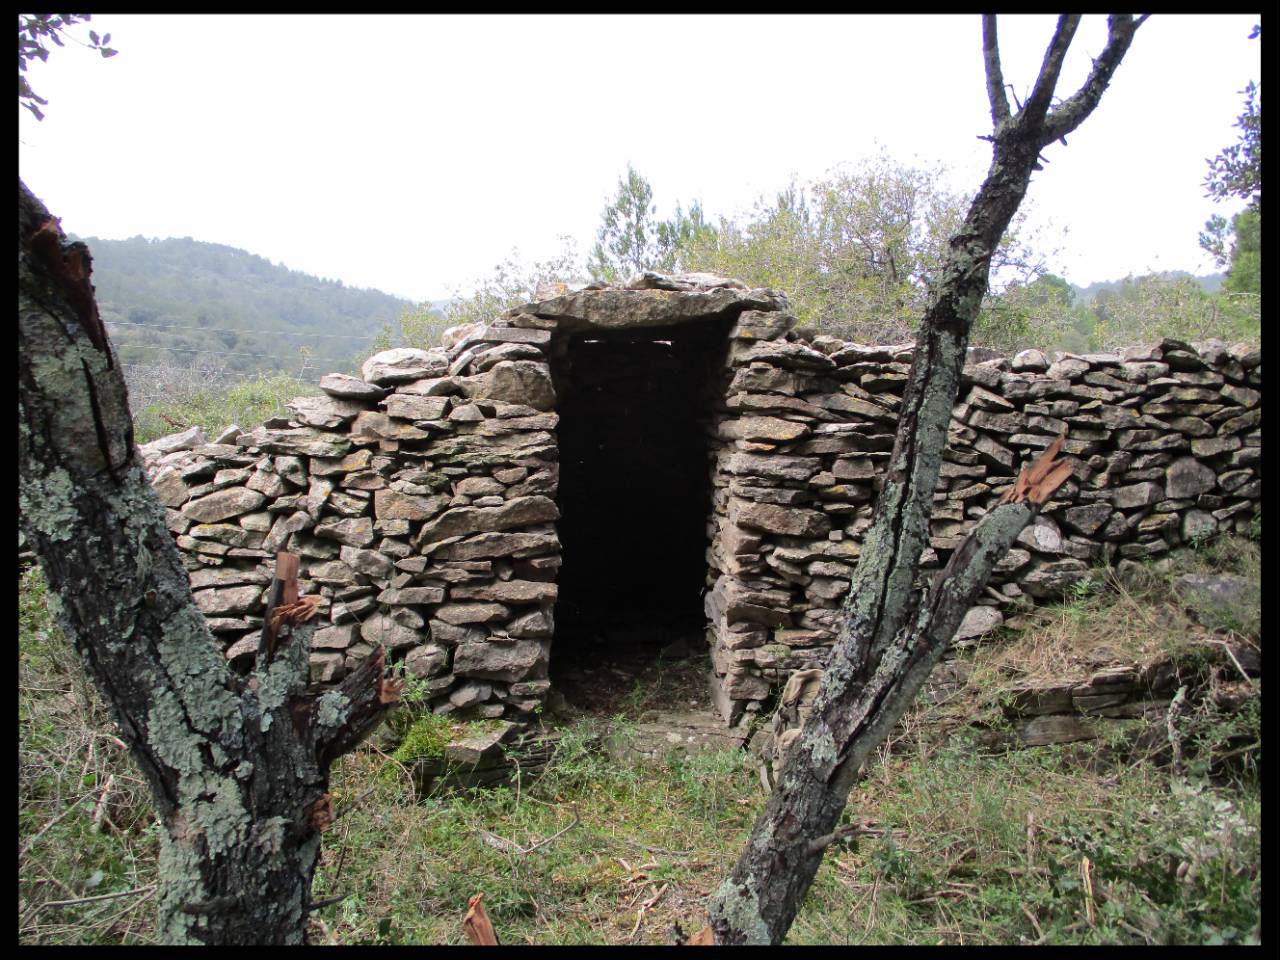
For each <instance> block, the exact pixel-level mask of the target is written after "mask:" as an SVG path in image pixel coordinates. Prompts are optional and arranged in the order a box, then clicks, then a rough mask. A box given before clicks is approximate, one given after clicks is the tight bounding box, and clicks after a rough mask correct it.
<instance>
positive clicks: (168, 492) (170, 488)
mask: <svg viewBox="0 0 1280 960" xmlns="http://www.w3.org/2000/svg"><path fill="white" fill-rule="evenodd" d="M151 489H152V490H154V491H155V492H156V497H157V499H159V501H160V502H161V503H163V504H164V505H165V506H166V507H180V506H182V505H183V504H184V503H186V502H187V498H188V497H190V495H191V494H190V493H189V488H188V487H187V484H186V481H184V480H183V479H182V475H181V474H180V473H178V471H177V470H174V469H172V468H171V467H164V468H162V469H161V470H160V471H159V472H158V473H157V474H156V475H155V477H154V478H153V479H152V481H151Z"/></svg>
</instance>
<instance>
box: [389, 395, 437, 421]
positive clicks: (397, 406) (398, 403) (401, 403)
mask: <svg viewBox="0 0 1280 960" xmlns="http://www.w3.org/2000/svg"><path fill="white" fill-rule="evenodd" d="M382 406H383V409H385V410H386V411H387V416H389V417H398V418H400V419H401V420H439V419H440V418H442V417H443V416H444V414H445V411H446V410H448V409H449V398H448V397H419V396H414V395H412V394H403V393H393V394H391V396H389V397H387V399H385V400H383V401H382Z"/></svg>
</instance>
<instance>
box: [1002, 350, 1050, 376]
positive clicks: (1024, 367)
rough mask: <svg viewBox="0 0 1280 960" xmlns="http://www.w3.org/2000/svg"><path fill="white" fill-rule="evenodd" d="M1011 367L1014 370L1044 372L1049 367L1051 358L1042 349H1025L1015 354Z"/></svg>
mask: <svg viewBox="0 0 1280 960" xmlns="http://www.w3.org/2000/svg"><path fill="white" fill-rule="evenodd" d="M1009 368H1010V369H1011V370H1013V371H1014V372H1024V371H1028V372H1031V373H1043V372H1044V371H1046V370H1048V369H1049V358H1048V357H1046V356H1045V355H1044V353H1043V352H1041V351H1040V350H1023V351H1022V352H1020V353H1017V354H1014V357H1013V360H1012V362H1011V363H1010V366H1009Z"/></svg>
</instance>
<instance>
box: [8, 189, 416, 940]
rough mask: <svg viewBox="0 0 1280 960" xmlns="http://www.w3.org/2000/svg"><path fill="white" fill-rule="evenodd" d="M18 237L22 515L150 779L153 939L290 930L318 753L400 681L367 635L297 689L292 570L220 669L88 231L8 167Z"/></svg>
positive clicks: (322, 794)
mask: <svg viewBox="0 0 1280 960" xmlns="http://www.w3.org/2000/svg"><path fill="white" fill-rule="evenodd" d="M18 244H19V257H18V379H19V389H18V450H19V487H18V504H19V515H20V522H21V524H22V527H23V529H24V531H25V533H26V536H27V538H28V542H29V543H30V544H31V546H32V547H33V548H34V550H35V552H36V553H37V555H38V556H39V558H40V562H41V565H42V566H43V568H44V572H45V576H46V578H47V579H48V581H49V585H50V586H51V587H52V588H53V591H54V593H55V595H56V597H57V601H58V604H59V606H60V611H59V613H60V619H61V621H62V623H63V626H64V628H65V629H66V631H67V634H68V636H69V637H70V638H71V640H72V643H73V644H74V645H75V648H76V650H77V651H78V652H79V653H80V655H81V656H82V657H83V658H84V662H85V667H86V669H87V670H88V672H89V674H90V676H91V677H92V679H93V681H94V683H95V684H96V685H97V687H98V689H99V690H100V691H101V692H102V694H103V696H104V697H105V698H106V700H107V702H108V703H109V704H110V706H111V709H112V711H113V713H114V716H115V718H116V720H117V722H118V723H119V725H120V729H121V733H122V736H123V737H124V739H125V740H126V741H127V742H128V744H129V747H130V750H131V751H132V754H133V756H134V759H135V760H136V761H137V763H138V765H139V767H140V768H141V769H142V771H143V773H144V774H145V775H146V777H147V779H148V781H149V783H150V785H151V789H152V793H153V794H154V797H155V804H156V810H157V813H158V815H159V817H160V819H161V821H162V822H163V824H164V827H165V832H164V834H163V835H162V837H161V852H160V869H159V874H160V893H159V911H160V923H159V931H160V932H159V936H160V939H161V940H162V941H163V942H165V943H211V944H213V943H217V944H248V943H303V942H305V940H306V932H305V931H306V918H307V913H308V911H309V909H310V906H311V900H310V897H311V879H312V875H313V873H314V871H315V866H316V861H317V856H318V853H319V848H320V833H321V831H322V830H323V828H324V827H325V826H327V825H328V823H329V822H330V820H331V819H332V817H331V815H330V813H329V808H328V802H329V798H328V794H327V792H326V790H327V787H328V772H329V766H330V764H331V763H332V762H333V760H334V759H336V758H337V757H338V756H339V755H340V754H341V753H342V752H344V751H345V750H349V749H350V748H351V747H353V746H354V745H355V744H356V743H358V742H359V740H360V739H361V738H362V737H363V736H365V735H367V734H368V732H369V731H371V730H372V729H373V728H374V727H376V726H377V724H378V723H379V722H380V721H381V719H382V718H383V716H384V715H385V714H386V711H387V710H388V709H389V708H390V707H391V706H392V705H393V704H394V703H395V701H396V699H397V695H398V687H397V685H396V684H395V683H394V682H391V681H386V680H383V678H382V669H383V654H382V651H379V652H378V653H377V654H375V655H374V656H373V657H370V658H369V659H368V660H367V661H366V662H365V663H364V664H363V665H362V666H361V667H360V668H359V669H357V670H356V671H354V672H353V673H352V674H350V675H349V676H348V677H347V679H346V680H345V681H344V682H343V684H342V685H341V687H339V688H338V689H336V690H331V691H329V692H327V693H325V694H323V695H321V696H318V697H317V696H316V695H315V694H314V693H311V692H308V690H307V683H308V679H309V663H308V660H309V654H310V643H311V633H312V628H311V626H310V625H308V624H306V623H305V622H304V621H305V620H306V619H307V618H308V617H309V615H310V612H311V611H312V609H313V604H311V603H309V602H308V601H306V600H303V601H298V600H297V597H296V580H294V587H293V594H294V596H293V597H289V596H287V592H288V591H287V588H283V587H282V589H281V590H280V591H277V592H278V593H284V594H286V595H285V596H283V597H280V598H278V599H280V600H281V601H282V602H281V603H280V605H279V606H278V607H277V609H276V610H275V620H276V626H275V628H274V629H273V628H272V626H271V624H270V621H269V623H268V626H267V627H266V628H264V643H263V649H262V650H261V651H260V654H259V657H258V662H257V664H256V665H255V668H254V671H253V675H252V676H251V677H249V678H247V679H243V678H240V677H238V676H236V675H235V674H234V673H232V671H231V670H230V669H229V668H228V666H227V664H226V662H225V660H224V659H223V657H222V655H221V653H220V652H219V649H218V647H217V646H216V645H215V643H214V641H213V639H212V638H211V636H210V634H209V631H208V628H207V625H206V623H205V620H204V617H203V615H202V614H201V613H200V611H199V609H198V608H197V607H196V605H195V602H194V600H193V599H192V596H191V587H190V581H189V579H188V576H187V571H186V569H185V568H184V567H183V564H182V561H181V559H180V557H179V554H178V550H177V547H176V545H175V544H174V542H173V537H172V535H171V534H170V533H169V531H168V529H167V528H166V526H165V520H164V513H163V509H162V507H161V506H160V504H159V502H158V501H157V500H156V498H155V496H154V495H153V493H152V491H151V487H150V484H149V483H148V481H147V477H146V474H145V472H144V470H143V467H142V464H141V458H140V456H139V455H138V451H137V448H136V447H135V445H134V442H133V428H132V420H131V417H130V413H129V404H128V397H127V394H126V390H125V385H124V380H123V378H122V376H121V374H120V369H119V367H118V365H117V363H116V359H115V357H114V355H113V353H112V350H111V346H110V344H109V342H108V340H107V335H106V331H105V329H104V327H103V325H102V322H101V320H100V319H99V316H98V309H97V305H96V303H95V301H94V295H93V287H92V285H91V284H90V282H89V277H90V257H89V252H88V249H87V248H86V247H85V245H84V244H82V243H74V244H68V243H66V241H65V237H64V236H63V234H62V231H61V229H60V228H59V226H58V221H57V220H56V219H54V218H53V217H51V216H50V215H49V212H48V211H47V210H46V209H45V207H44V206H43V204H41V203H40V201H39V200H37V199H36V198H35V197H34V196H32V194H31V193H30V191H29V190H27V188H26V186H25V185H24V184H23V183H22V182H21V180H19V182H18ZM286 556H288V555H282V558H283V557H286ZM294 559H295V560H296V558H294ZM296 569H297V568H296V565H295V566H294V567H293V572H294V575H295V577H296ZM279 573H280V571H279V570H278V574H279ZM281 579H282V580H284V581H287V580H288V578H287V577H283V576H282V577H281ZM290 600H292V601H293V602H289V601H290Z"/></svg>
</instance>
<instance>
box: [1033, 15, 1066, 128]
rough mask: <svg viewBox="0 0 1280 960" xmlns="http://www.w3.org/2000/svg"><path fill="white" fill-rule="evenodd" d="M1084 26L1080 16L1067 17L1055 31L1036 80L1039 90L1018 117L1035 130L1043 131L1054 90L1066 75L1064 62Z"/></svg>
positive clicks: (1034, 92)
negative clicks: (1063, 67) (1073, 41)
mask: <svg viewBox="0 0 1280 960" xmlns="http://www.w3.org/2000/svg"><path fill="white" fill-rule="evenodd" d="M1078 26H1080V14H1078V13H1064V14H1063V15H1062V16H1061V17H1059V18H1058V26H1057V28H1056V29H1055V30H1054V31H1053V39H1052V40H1050V41H1049V46H1048V49H1046V50H1045V52H1044V62H1043V63H1042V64H1041V65H1040V75H1039V76H1038V77H1036V85H1035V89H1033V90H1032V91H1031V96H1030V97H1028V98H1027V102H1026V104H1025V105H1024V106H1023V108H1022V110H1021V111H1020V112H1019V113H1018V120H1019V121H1020V122H1021V123H1024V124H1026V126H1027V127H1030V128H1032V129H1034V128H1036V127H1039V126H1040V125H1041V123H1043V121H1044V117H1045V114H1046V113H1047V112H1048V110H1049V101H1050V99H1052V97H1053V90H1054V88H1055V87H1056V86H1057V85H1058V75H1059V74H1060V73H1061V72H1062V61H1063V60H1064V59H1065V58H1066V56H1067V48H1068V47H1070V46H1071V40H1072V38H1073V37H1074V36H1075V34H1076V28H1077V27H1078Z"/></svg>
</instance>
